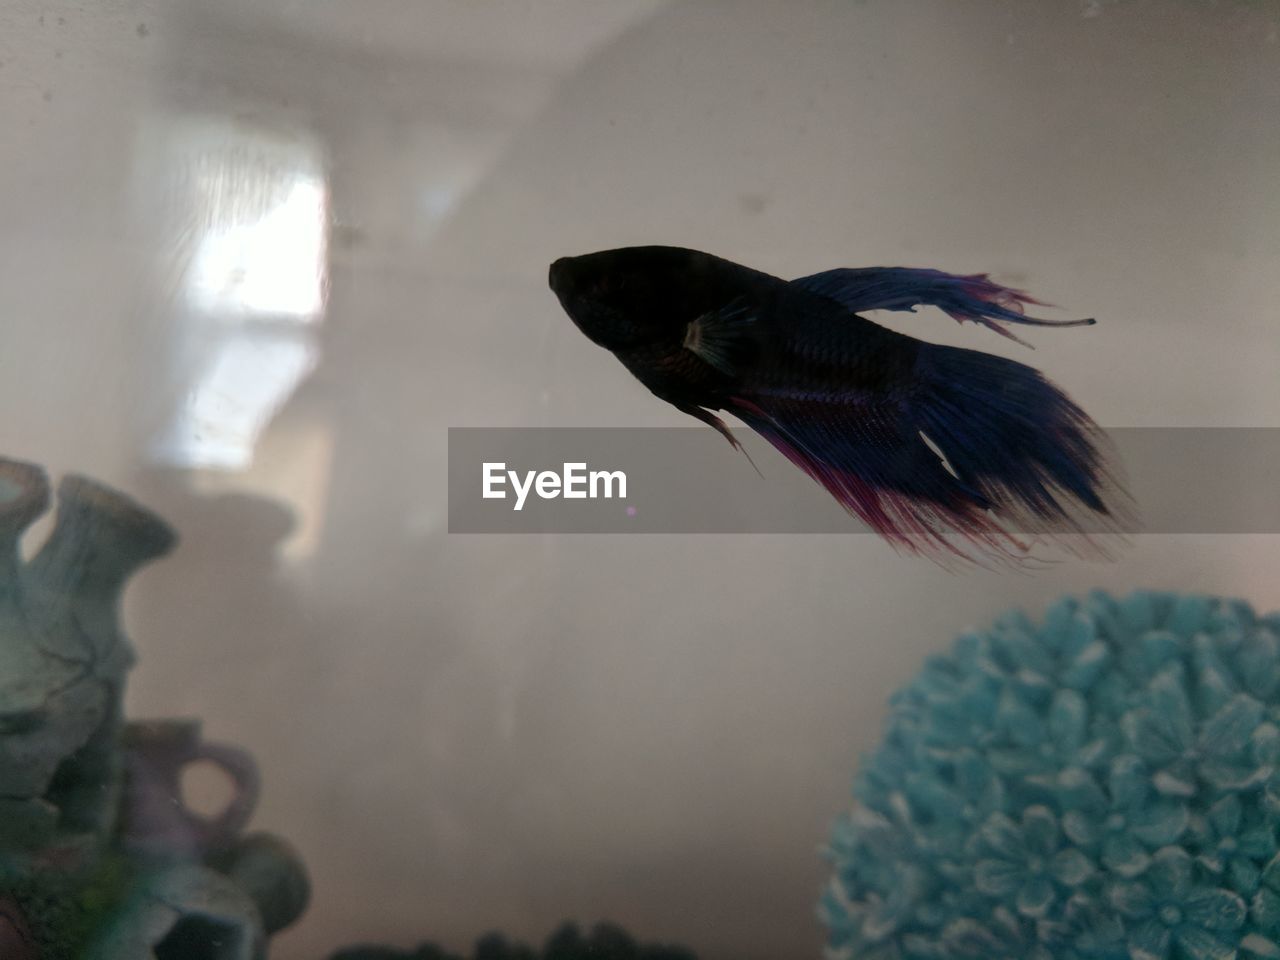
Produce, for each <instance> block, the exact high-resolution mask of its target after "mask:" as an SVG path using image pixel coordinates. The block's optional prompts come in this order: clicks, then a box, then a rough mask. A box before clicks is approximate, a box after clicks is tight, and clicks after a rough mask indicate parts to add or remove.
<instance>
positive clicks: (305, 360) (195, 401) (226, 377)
mask: <svg viewBox="0 0 1280 960" xmlns="http://www.w3.org/2000/svg"><path fill="white" fill-rule="evenodd" d="M315 362H316V357H315V348H314V346H313V345H312V344H311V343H310V342H309V340H308V339H307V338H305V337H299V336H288V335H286V334H282V333H281V332H275V331H263V330H260V329H253V328H250V329H248V330H244V331H237V332H236V333H235V334H233V335H231V336H229V337H228V338H227V339H226V341H225V342H224V343H222V344H221V345H220V346H219V347H218V348H217V350H216V352H215V353H214V354H213V355H212V356H210V357H209V360H208V364H207V366H206V367H205V369H204V370H203V371H202V372H201V373H200V374H199V375H198V377H197V378H196V382H195V383H194V384H193V385H192V387H191V389H190V391H189V393H188V396H187V400H186V403H185V404H184V405H183V407H182V409H181V410H179V411H178V412H177V415H176V416H175V417H174V418H173V419H172V420H171V421H170V424H169V429H168V430H167V431H166V432H165V433H163V434H161V435H160V437H159V439H158V442H157V444H156V451H155V452H156V453H157V455H158V457H159V459H161V460H162V461H163V462H165V463H168V464H170V465H175V466H188V467H201V468H204V469H213V470H246V469H248V468H249V467H250V466H251V465H252V463H253V450H254V447H255V445H256V444H257V440H258V436H259V435H260V434H261V432H262V430H263V428H264V427H265V426H266V425H267V424H268V423H269V422H270V421H271V419H272V417H274V416H275V414H276V413H277V412H278V411H279V409H280V407H281V406H283V405H284V402H285V401H286V400H288V399H289V397H290V396H291V395H292V394H293V391H294V390H295V389H296V388H297V386H298V384H299V383H301V382H302V381H303V379H304V378H305V377H306V376H307V375H308V374H309V373H310V372H311V371H312V369H313V368H314V367H315Z"/></svg>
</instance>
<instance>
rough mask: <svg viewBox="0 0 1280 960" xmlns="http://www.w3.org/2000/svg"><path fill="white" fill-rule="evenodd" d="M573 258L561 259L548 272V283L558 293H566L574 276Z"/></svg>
mask: <svg viewBox="0 0 1280 960" xmlns="http://www.w3.org/2000/svg"><path fill="white" fill-rule="evenodd" d="M572 266H573V257H561V258H560V259H559V260H556V261H555V262H554V263H552V264H551V268H550V269H549V270H548V271H547V283H548V284H550V286H551V289H552V290H554V291H555V292H556V293H563V292H566V291H567V289H568V287H569V280H570V277H571V275H572Z"/></svg>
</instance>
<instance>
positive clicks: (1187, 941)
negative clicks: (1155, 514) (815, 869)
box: [819, 592, 1280, 960]
mask: <svg viewBox="0 0 1280 960" xmlns="http://www.w3.org/2000/svg"><path fill="white" fill-rule="evenodd" d="M854 794H855V799H856V801H857V802H856V804H855V806H854V809H853V810H852V811H851V812H850V813H849V814H847V815H846V816H844V817H842V818H840V819H839V820H838V822H837V823H836V825H835V827H834V829H833V831H832V835H831V839H830V843H829V846H828V849H827V856H828V859H829V860H830V862H831V864H832V867H833V873H832V877H831V880H830V883H829V884H828V885H827V888H826V890H825V892H824V894H823V897H822V901H821V904H820V907H819V913H820V915H821V917H822V919H823V921H824V922H825V924H826V926H827V928H828V931H829V936H828V957H829V958H831V960H1005V958H1008V960H1014V958H1017V960H1234V958H1237V957H1238V958H1241V960H1280V843H1278V839H1280V614H1270V615H1266V616H1261V615H1258V614H1256V613H1255V612H1254V611H1253V610H1252V609H1251V608H1250V607H1249V605H1248V604H1245V603H1243V602H1240V601H1234V600H1225V599H1218V598H1212V597H1203V596H1179V595H1174V594H1162V593H1151V592H1140V593H1135V594H1132V595H1130V596H1128V597H1125V598H1123V599H1117V598H1113V597H1111V596H1109V595H1107V594H1104V593H1101V592H1095V593H1093V594H1090V595H1089V596H1088V597H1087V598H1083V599H1076V598H1066V599H1063V600H1061V601H1059V602H1058V603H1057V604H1055V605H1054V606H1053V607H1052V608H1051V609H1050V610H1049V611H1048V613H1047V614H1046V616H1045V618H1044V620H1043V621H1042V622H1041V623H1038V624H1037V623H1034V622H1032V621H1031V620H1030V619H1029V618H1028V617H1026V616H1025V615H1024V614H1022V613H1020V612H1016V611H1015V612H1012V613H1009V614H1006V615H1005V616H1003V617H1002V618H1001V619H999V620H998V621H997V622H996V623H995V625H994V626H993V627H992V628H991V629H989V630H987V631H984V632H975V633H969V634H966V635H964V636H961V637H960V638H959V639H958V640H957V641H956V643H955V645H954V646H953V648H952V650H951V652H950V653H949V654H947V655H945V656H939V657H934V658H932V659H931V660H930V661H929V662H928V663H926V665H925V667H924V669H923V670H922V671H921V673H920V674H919V676H917V678H916V679H915V680H914V681H913V682H912V683H911V684H910V685H909V686H907V687H906V688H905V689H903V690H901V691H899V692H898V693H897V694H895V695H894V697H893V698H892V700H891V706H890V713H889V718H888V721H887V725H886V731H885V735H884V739H883V742H882V743H881V745H880V746H879V747H878V748H877V749H876V750H875V751H874V752H873V753H872V754H871V755H870V756H868V757H866V758H865V759H864V761H863V764H862V767H861V770H860V772H859V774H858V777H857V780H856V783H855V788H854Z"/></svg>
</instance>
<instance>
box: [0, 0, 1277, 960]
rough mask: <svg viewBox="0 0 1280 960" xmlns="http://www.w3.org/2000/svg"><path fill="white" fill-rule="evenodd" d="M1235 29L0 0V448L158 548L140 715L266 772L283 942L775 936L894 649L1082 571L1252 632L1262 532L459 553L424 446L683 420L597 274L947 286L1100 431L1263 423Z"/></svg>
mask: <svg viewBox="0 0 1280 960" xmlns="http://www.w3.org/2000/svg"><path fill="white" fill-rule="evenodd" d="M1278 31H1280V5H1278V4H1277V3H1275V2H1271V0H1260V2H1243V0H1218V2H1216V3H1215V2H1208V0H1147V2H1141V0H1083V2H1082V0H1053V2H1043V3H1036V4H1030V3H1025V2H1020V0H970V2H966V3H963V4H960V3H949V2H943V0H936V2H930V3H913V4H901V3H892V2H888V0H832V2H788V3H785V4H784V3H781V2H763V0H733V2H688V3H680V2H669V3H668V2H661V0H642V2H630V0H628V2H623V0H607V2H602V0H539V2H515V0H493V2H486V3H470V2H466V0H451V2H445V0H420V2H414V0H312V2H301V0H217V2H214V0H168V2H163V3H161V2H134V0H94V2H92V3H81V2H75V0H72V2H67V3H61V4H49V3H37V2H30V0H7V2H5V3H3V4H0V122H2V123H3V128H4V135H3V137H0V171H3V178H2V179H0V323H3V331H4V350H3V353H2V354H0V408H2V409H3V410H5V412H6V415H5V416H4V418H3V421H2V422H0V441H2V442H0V452H2V453H3V454H4V455H5V456H11V457H16V458H21V459H28V460H35V461H39V462H42V463H44V464H46V465H47V466H48V467H49V468H50V469H51V470H52V471H54V472H55V473H61V472H64V471H78V472H84V473H88V474H90V475H92V476H95V477H97V478H100V479H102V480H105V481H107V482H109V483H112V484H114V485H117V486H119V487H121V488H122V489H124V490H126V491H127V492H129V493H131V494H132V495H134V496H136V497H138V498H140V499H142V500H143V501H144V502H146V503H148V504H149V505H151V506H153V507H154V508H155V509H157V510H158V511H159V512H161V513H162V514H164V515H165V516H167V517H168V518H169V519H170V520H171V521H172V522H173V523H174V524H175V526H176V527H177V528H178V529H179V530H180V532H181V534H182V537H183V542H182V544H181V546H180V548H179V549H178V551H177V552H176V553H175V554H174V555H173V556H172V557H171V558H169V559H167V560H165V561H163V562H162V563H160V564H158V565H157V566H155V567H154V568H151V569H148V570H147V571H146V572H145V573H144V574H142V575H141V576H140V577H139V578H138V580H137V581H136V583H134V585H133V586H132V587H131V588H130V592H129V595H128V598H127V604H126V611H125V612H126V622H127V626H128V629H129V631H130V632H131V634H132V636H133V637H134V640H135V642H136V644H137V646H138V648H139V652H140V655H141V659H140V663H139V665H138V667H137V668H136V669H135V670H134V672H133V674H132V678H131V686H130V691H129V706H130V710H131V712H132V714H133V715H135V716H168V715H175V714H176V715H199V716H201V717H203V718H204V720H205V725H206V732H207V734H208V736H209V737H211V738H212V739H215V740H224V741H230V742H233V743H238V744H241V745H243V746H245V747H247V748H249V749H250V750H252V751H253V752H254V753H255V754H256V756H257V757H258V759H259V761H260V762H261V763H262V765H263V768H264V772H265V776H266V792H265V796H264V800H263V804H262V807H261V808H260V813H259V816H258V818H257V824H258V825H259V826H261V827H264V828H268V829H273V830H276V831H278V832H280V833H282V834H284V835H285V836H287V837H288V838H290V840H292V841H293V842H294V843H295V844H296V845H297V846H298V847H299V848H300V849H301V851H302V852H303V854H304V856H305V858H306V860H307V862H308V864H309V866H310V868H311V870H312V874H313V880H314V884H315V900H314V903H313V906H312V908H311V910H310V912H309V913H308V915H307V916H306V917H305V918H304V919H303V921H302V922H301V923H300V924H299V925H298V926H297V927H295V928H294V929H292V930H291V931H289V932H288V933H287V934H285V935H284V936H283V937H282V938H281V939H280V940H278V941H277V945H276V948H275V952H274V954H273V955H274V956H277V957H279V958H282V960H304V958H317V957H321V956H324V955H326V954H327V953H328V952H329V951H331V950H333V949H335V948H336V947H338V946H340V945H342V944H345V943H351V942H355V941H360V940H379V941H384V942H390V943H396V944H402V945H408V944H412V943H416V942H418V941H419V940H423V939H428V938H431V939H436V940H439V941H441V942H442V943H444V944H446V945H448V946H451V947H454V948H462V947H464V946H466V945H467V944H469V943H471V942H472V941H473V940H474V939H475V938H476V937H477V936H478V935H480V934H481V933H483V932H484V931H486V930H488V929H491V928H494V927H498V928H502V929H503V930H505V931H506V932H508V933H511V934H514V935H517V936H521V937H525V938H529V939H532V940H536V941H540V940H541V939H542V938H543V937H545V936H546V934H547V933H548V932H549V931H550V930H551V928H552V927H553V926H554V925H555V924H556V923H557V922H558V921H560V920H561V919H562V918H576V919H578V920H581V921H583V922H587V923H590V922H593V921H595V920H599V919H604V918H609V919H613V920H616V921H618V922H620V923H622V924H624V925H626V926H627V927H629V928H631V929H632V930H633V931H634V932H635V933H637V934H638V935H639V936H641V937H642V938H644V939H652V940H658V939H663V940H676V941H682V942H684V943H686V944H687V945H689V946H691V947H693V948H695V949H696V950H698V951H699V953H700V954H701V955H703V956H704V957H706V958H708V960H727V958H730V957H734V958H742V960H763V958H767V957H768V958H772V957H783V956H785V957H802V956H817V955H818V951H819V946H820V943H821V941H822V931H821V929H820V927H819V924H818V922H817V920H816V919H815V915H814V904H815V903H816V898H817V895H818V892H819V889H820V886H821V883H822V881H823V879H824V877H825V875H826V868H825V867H824V865H823V862H822V860H821V856H820V845H821V843H822V842H823V839H824V837H825V834H826V830H827V827H828V825H829V823H830V821H831V820H832V818H833V817H834V816H835V815H836V814H837V813H838V812H839V811H840V810H842V809H843V808H845V807H846V806H847V804H848V802H849V801H848V787H849V783H850V778H851V775H852V772H853V769H854V765H855V763H856V761H857V759H858V757H859V755H860V753H861V752H862V751H864V750H866V749H868V748H869V747H870V746H871V745H872V744H873V743H874V742H875V739H876V737H877V735H878V730H879V724H880V718H881V716H882V712H883V709H884V704H885V700H886V697H887V694H888V692H889V691H890V690H891V689H892V688H894V687H895V686H897V685H899V684H901V683H903V682H905V681H906V680H907V679H908V677H909V676H910V675H911V674H912V673H913V672H914V671H915V669H916V668H917V666H918V664H919V662H920V660H921V659H922V658H923V657H924V656H926V655H927V654H928V653H930V652H932V651H935V650H937V649H939V648H940V647H942V646H943V645H944V644H946V643H948V642H949V640H950V638H951V637H952V636H953V635H954V634H955V633H956V632H958V631H959V630H961V629H963V628H965V627H968V626H971V625H979V624H983V623H985V622H987V621H988V620H989V619H990V618H991V617H992V616H994V615H995V614H996V613H998V612H999V611H1000V610H1002V609H1004V608H1006V607H1008V606H1011V605H1025V606H1027V607H1028V608H1030V609H1032V610H1040V609H1042V608H1043V606H1044V605H1045V604H1047V603H1048V602H1049V601H1050V600H1051V599H1052V598H1053V597H1056V596H1057V595H1059V594H1061V593H1063V592H1066V591H1081V590H1085V589H1087V588H1090V587H1094V586H1104V587H1107V588H1110V589H1113V590H1117V591H1122V590H1126V589H1129V588H1130V587H1135V586H1150V587H1165V588H1173V589H1179V590H1199V591H1212V592H1220V593H1227V594H1232V595H1239V596H1243V597H1246V598H1247V599H1249V600H1250V601H1252V602H1253V603H1255V604H1256V605H1258V606H1259V607H1261V608H1265V609H1271V608H1275V607H1277V606H1280V537H1266V536H1254V537H1247V536H1239V537H1210V536H1202V537H1178V536H1146V537H1139V538H1138V539H1137V541H1136V542H1135V544H1134V546H1133V548H1132V549H1131V550H1129V551H1128V552H1127V553H1126V554H1125V555H1124V557H1123V558H1122V559H1121V560H1120V561H1119V562H1117V563H1115V564H1111V565H1098V564H1087V563H1077V562H1065V563H1062V564H1060V565H1057V566H1055V567H1054V568H1052V569H1050V570H1048V571H1046V572H1044V573H1041V574H1039V575H1036V576H1014V577H1011V576H1008V575H997V574H991V573H967V574H963V575H955V574H951V573H947V572H944V571H942V570H940V569H938V568H937V567H935V566H934V565H932V564H930V563H929V562H927V561H922V560H917V559H911V558H906V557H898V556H896V555H895V554H894V553H893V552H892V551H891V550H890V549H889V548H888V547H887V546H886V545H884V544H883V543H881V542H880V541H878V540H876V539H874V538H872V537H870V536H826V537H822V536H797V537H785V536H774V537H767V536H755V537H753V536H716V537H712V536H688V537H679V536H652V537H644V536H632V537H627V536H616V537H615V536H599V537H572V536H524V537H516V536H473V537H464V536H456V535H455V536H450V535H449V534H448V533H447V530H446V489H445V477H446V430H447V428H448V427H450V426H482V425H494V426H521V425H530V426H566V425H598V426H637V425H659V424H680V423H683V422H684V421H683V420H682V418H681V416H680V415H679V414H678V413H676V412H675V411H674V410H672V409H670V408H668V407H667V406H665V405H664V404H661V403H658V402H656V401H654V400H653V398H652V397H651V396H649V395H648V393H647V392H646V391H645V390H644V388H643V387H641V386H640V385H639V384H638V383H637V382H635V381H633V380H632V379H631V378H630V377H629V376H628V375H627V374H626V373H625V371H623V370H622V368H621V367H619V366H618V364H617V362H616V361H615V360H614V359H613V358H612V357H611V356H609V355H608V354H607V353H606V352H604V351H602V350H599V349H598V348H596V347H594V346H593V345H592V344H591V343H589V342H588V341H587V340H586V339H585V338H584V337H582V336H581V334H579V333H578V332H577V331H576V330H575V329H574V328H573V326H572V325H571V324H570V323H569V322H568V320H567V319H566V318H565V316H564V315H563V314H562V312H561V310H560V308H559V306H558V304H557V303H556V301H555V299H554V297H553V296H552V295H551V294H550V293H549V291H548V290H547V287H546V267H547V264H548V263H549V262H550V261H551V260H552V259H554V258H556V257H558V256H561V255H564V254H573V253H581V252H586V251H589V250H594V249H600V248H605V247H613V246H621V245H626V244H632V243H671V244H679V245H685V246H692V247H697V248H702V249H706V250H709V251H712V252H714V253H717V254H720V255H722V256H725V257H729V258H731V259H734V260H738V261H740V262H744V263H747V264H750V265H752V266H756V267H759V268H761V269H764V270H768V271H770V272H772V273H775V274H779V275H781V276H798V275H801V274H805V273H812V272H815V271H817V270H821V269H825V268H828V267H834V266H841V265H845V266H858V265H873V264H907V265H917V266H930V267H937V268H941V269H945V270H949V271H953V272H973V271H990V272H992V273H993V275H994V276H995V278H996V279H998V280H1000V281H1002V282H1005V283H1009V284H1012V285H1014V286H1018V287H1025V288H1027V289H1029V290H1031V291H1032V292H1033V293H1034V294H1035V295H1037V296H1039V297H1042V298H1043V299H1045V300H1048V301H1050V302H1052V303H1055V304H1059V305H1061V306H1062V307H1063V308H1064V309H1065V310H1066V311H1068V312H1070V313H1072V314H1075V315H1081V314H1083V315H1093V316H1096V317H1098V318H1099V321H1100V322H1099V324H1098V325H1097V326H1096V327H1093V328H1091V329H1089V330H1087V331H1068V332H1051V331H1049V332H1043V333H1039V334H1034V335H1033V336H1032V339H1033V340H1034V342H1035V344H1036V345H1037V346H1038V347H1039V348H1040V349H1039V351H1038V352H1037V353H1036V354H1035V355H1034V358H1033V362H1034V363H1035V364H1036V365H1037V366H1039V367H1040V368H1041V369H1043V370H1044V371H1045V372H1046V373H1047V374H1048V375H1049V376H1050V377H1051V378H1053V379H1055V380H1056V381H1058V382H1059V383H1061V384H1062V385H1063V386H1065V387H1066V388H1067V389H1068V390H1069V391H1070V392H1071V393H1072V395H1073V396H1074V397H1076V398H1077V399H1078V400H1079V401H1080V402H1081V403H1082V404H1083V405H1084V406H1085V407H1086V408H1087V409H1088V410H1089V411H1090V412H1091V413H1092V415H1093V416H1094V417H1095V418H1096V419H1097V420H1098V421H1099V422H1100V423H1102V424H1103V425H1104V426H1113V427H1115V426H1184V425H1185V426H1280V375H1278V371H1280V335H1278V334H1280V318H1278V317H1277V303H1278V302H1280V273H1278V272H1277V270H1276V264H1277V262H1280V189H1277V171H1278V170H1280V39H1278ZM1062 315H1066V313H1064V314H1062ZM885 322H886V323H888V324H890V325H892V326H895V327H897V328H899V329H903V330H909V331H911V332H913V333H916V334H917V335H920V336H923V337H926V338H929V339H932V340H937V341H945V342H950V343H957V344H965V345H969V346H975V347H979V348H981V349H985V350H988V351H990V352H994V353H1002V354H1004V355H1007V356H1015V357H1018V358H1020V359H1026V357H1025V355H1024V354H1023V353H1022V352H1021V349H1020V348H1019V347H1017V346H1016V345H1012V344H1009V343H1008V342H1007V341H1003V340H1000V339H999V338H996V337H993V336H990V335H988V334H987V333H985V332H984V331H981V330H978V329H977V328H973V327H966V328H964V329H959V328H957V327H956V325H955V324H953V323H951V322H950V321H949V320H946V319H945V318H944V317H942V316H941V315H936V314H928V315H927V314H921V315H919V316H897V317H893V318H891V319H887V320H885ZM707 442H708V443H719V442H721V441H720V440H719V439H718V438H716V437H714V436H713V435H710V434H709V436H708V440H707ZM1277 467H1278V468H1280V465H1277ZM761 469H762V471H763V472H764V474H765V477H766V480H767V477H768V476H769V473H770V471H775V472H776V471H779V470H788V469H790V468H789V467H787V466H786V465H785V464H784V463H783V461H782V460H781V459H780V458H778V459H776V460H770V461H769V462H765V463H761ZM1221 479H1222V484H1223V495H1224V496H1230V495H1231V485H1232V483H1233V476H1232V470H1231V465H1230V464H1224V465H1222V477H1221ZM706 482H708V483H714V482H715V478H714V477H708V478H706ZM1240 482H1242V483H1243V482H1244V481H1243V480H1241V481H1240ZM814 494H815V495H822V494H821V491H819V490H818V489H817V488H816V487H815V488H814ZM39 536H40V534H39V532H36V533H34V534H33V539H38V538H39Z"/></svg>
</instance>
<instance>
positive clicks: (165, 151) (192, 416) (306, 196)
mask: <svg viewBox="0 0 1280 960" xmlns="http://www.w3.org/2000/svg"><path fill="white" fill-rule="evenodd" d="M160 154H161V157H162V166H161V168H160V175H161V176H163V177H164V178H165V180H166V181H168V185H169V187H170V188H171V189H169V190H168V191H166V196H167V198H168V201H167V205H168V209H167V210H166V217H165V220H166V224H167V229H170V230H172V231H173V234H174V247H175V249H176V250H177V252H178V256H179V262H178V263H177V264H175V268H176V269H175V270H174V276H175V278H176V279H177V280H178V284H179V289H178V290H177V291H175V292H176V293H177V297H176V298H175V301H176V302H174V303H173V304H172V309H173V310H174V324H175V329H174V330H173V332H172V338H173V339H172V344H173V348H172V362H173V373H174V375H175V377H176V378H177V381H178V383H177V387H178V392H177V394H176V395H175V398H174V399H175V401H176V403H175V405H174V409H172V410H171V411H170V414H169V415H168V417H167V422H166V423H165V425H164V426H163V428H162V429H161V430H160V432H159V434H158V435H156V436H155V437H154V440H153V443H152V450H151V455H152V459H153V460H154V461H156V462H158V463H161V464H164V465H166V466H174V467H182V468H188V469H198V470H215V471H244V470H248V469H249V468H250V467H251V466H252V464H253V462H254V452H255V448H256V446H257V444H258V441H259V437H260V436H261V434H262V432H263V430H264V429H265V428H266V426H267V425H268V424H269V423H270V422H271V420H272V418H273V417H274V416H275V415H276V414H277V413H278V412H279V411H280V409H281V407H283V406H284V404H285V403H286V402H287V401H288V399H289V397H290V396H291V395H292V394H293V393H294V391H295V390H296V389H297V387H298V386H299V384H301V383H302V381H303V380H305V379H306V377H307V376H308V375H309V374H310V373H311V371H312V370H313V369H314V367H315V363H316V343H315V327H316V325H317V324H318V323H319V322H320V321H321V320H322V319H323V316H324V308H325V296H326V287H327V262H328V251H327V247H328V230H329V219H330V218H329V198H328V187H327V182H326V179H325V175H324V165H323V161H322V153H321V150H320V149H319V145H318V144H317V143H316V142H315V141H314V140H313V139H312V138H310V137H308V136H306V135H299V134H284V133H280V132H277V131H272V130H269V129H264V128H259V127H256V126H253V125H247V124H245V123H242V122H238V121H233V120H230V119H223V118H206V119H201V120H193V119H181V120H178V121H176V122H173V123H171V124H169V125H168V126H167V131H166V135H165V136H164V138H163V147H162V149H161V151H160Z"/></svg>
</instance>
